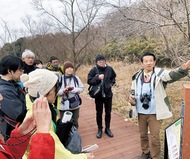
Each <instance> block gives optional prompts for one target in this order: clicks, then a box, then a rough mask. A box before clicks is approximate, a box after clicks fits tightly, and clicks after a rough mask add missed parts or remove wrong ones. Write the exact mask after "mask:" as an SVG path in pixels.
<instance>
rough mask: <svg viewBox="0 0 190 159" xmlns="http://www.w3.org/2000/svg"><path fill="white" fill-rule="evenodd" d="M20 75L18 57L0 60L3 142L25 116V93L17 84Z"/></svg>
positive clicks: (20, 64) (0, 128)
mask: <svg viewBox="0 0 190 159" xmlns="http://www.w3.org/2000/svg"><path fill="white" fill-rule="evenodd" d="M22 73H23V62H22V60H21V59H20V58H19V57H16V56H12V55H7V56H4V57H3V58H2V59H1V60H0V74H2V76H1V78H0V120H1V122H2V125H1V126H0V131H1V132H2V134H3V136H4V139H5V140H7V139H8V138H9V135H10V133H11V131H12V130H13V129H14V127H15V125H16V124H17V123H21V122H22V121H23V120H24V117H25V115H26V102H25V93H24V92H23V90H22V89H21V88H20V86H19V85H18V84H17V82H18V81H19V80H20V76H21V75H22Z"/></svg>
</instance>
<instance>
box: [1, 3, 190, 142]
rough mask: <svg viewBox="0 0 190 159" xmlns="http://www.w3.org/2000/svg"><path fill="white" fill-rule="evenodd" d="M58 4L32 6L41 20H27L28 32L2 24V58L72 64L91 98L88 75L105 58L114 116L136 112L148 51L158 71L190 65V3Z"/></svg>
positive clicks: (176, 107) (177, 94)
mask: <svg viewBox="0 0 190 159" xmlns="http://www.w3.org/2000/svg"><path fill="white" fill-rule="evenodd" d="M56 4H57V5H56V6H55V5H49V4H48V0H32V4H31V5H33V7H34V8H35V9H36V12H37V13H38V15H39V16H38V19H35V18H33V16H32V15H26V16H25V17H23V18H22V19H21V21H22V23H23V24H24V26H25V29H23V28H22V29H15V28H14V26H10V25H9V24H8V22H6V21H5V20H2V19H1V20H0V27H1V32H2V33H1V34H0V43H1V45H2V47H1V49H0V57H2V56H4V55H7V54H14V55H17V56H19V57H21V54H22V52H23V51H24V50H25V49H30V50H32V51H33V52H34V53H35V54H36V57H37V59H40V60H42V61H43V63H47V62H48V60H49V58H50V57H51V56H52V55H54V56H57V57H58V58H59V61H60V62H61V64H63V63H64V61H67V60H69V61H71V62H73V63H74V67H75V71H76V74H77V75H78V76H79V77H80V78H81V79H82V81H83V83H84V84H85V91H84V93H83V94H84V95H86V96H88V94H87V88H88V85H87V84H86V77H87V73H88V72H89V70H90V68H91V67H92V66H93V65H94V64H95V56H96V54H98V53H101V54H103V55H104V56H105V57H106V60H107V63H108V64H109V65H111V66H112V67H113V68H114V70H115V71H116V73H117V79H116V80H117V83H116V85H115V86H114V87H113V91H114V98H113V110H114V111H115V112H118V113H119V114H121V115H122V116H123V117H124V118H128V117H129V116H128V114H129V110H130V108H131V106H130V105H129V103H128V102H127V99H128V96H129V91H130V84H131V75H132V74H133V73H134V72H135V71H137V70H138V69H139V68H140V65H139V57H140V56H141V54H142V53H143V52H144V51H147V50H150V51H153V52H154V53H155V54H156V56H157V66H162V67H165V68H167V69H171V68H175V67H177V66H179V65H180V64H182V63H183V62H185V61H187V60H188V59H190V0H154V1H153V0H133V1H132V0H110V1H106V0H83V1H81V0H56ZM184 83H189V78H188V77H187V78H184V79H183V80H180V81H178V82H175V83H172V84H169V85H168V87H167V91H168V94H169V98H170V101H171V104H172V109H173V110H172V111H173V113H174V116H173V117H172V118H171V119H169V120H165V121H163V124H162V130H164V128H165V127H166V126H168V124H169V123H171V122H172V121H174V120H176V119H177V118H178V117H179V116H180V112H181V100H182V96H181V92H182V84H184ZM134 122H135V123H136V121H135V120H134ZM163 134H164V133H163V131H162V132H161V138H162V140H163V138H164V137H163Z"/></svg>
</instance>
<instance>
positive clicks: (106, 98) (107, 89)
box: [87, 55, 116, 138]
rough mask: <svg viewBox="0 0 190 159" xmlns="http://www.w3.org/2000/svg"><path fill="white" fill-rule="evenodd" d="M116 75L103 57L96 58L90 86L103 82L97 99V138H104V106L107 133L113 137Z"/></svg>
mask: <svg viewBox="0 0 190 159" xmlns="http://www.w3.org/2000/svg"><path fill="white" fill-rule="evenodd" d="M115 78H116V73H115V71H114V70H113V68H112V67H111V66H108V65H107V64H106V60H105V58H104V56H103V55H97V56H96V66H95V67H93V68H92V69H91V70H90V72H89V74H88V81H87V83H88V84H89V85H97V84H98V83H100V82H102V86H101V87H102V93H101V94H100V95H99V96H97V97H95V104H96V122H97V125H98V133H97V134H96V137H97V138H101V137H102V128H103V127H102V113H103V105H104V107H105V133H106V134H107V135H108V136H109V137H113V134H112V132H111V130H110V121H111V111H112V96H113V93H112V90H111V88H112V86H113V85H114V84H115Z"/></svg>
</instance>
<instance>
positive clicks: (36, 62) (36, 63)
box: [34, 60, 43, 68]
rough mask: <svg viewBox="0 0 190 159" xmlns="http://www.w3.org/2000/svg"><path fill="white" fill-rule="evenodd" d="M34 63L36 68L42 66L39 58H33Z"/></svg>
mask: <svg viewBox="0 0 190 159" xmlns="http://www.w3.org/2000/svg"><path fill="white" fill-rule="evenodd" d="M34 65H35V67H36V68H43V62H42V61H41V60H35V61H34Z"/></svg>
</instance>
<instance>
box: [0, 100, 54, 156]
mask: <svg viewBox="0 0 190 159" xmlns="http://www.w3.org/2000/svg"><path fill="white" fill-rule="evenodd" d="M1 100H2V96H1ZM42 114H44V116H43V118H41V115H42ZM50 125H51V112H50V110H49V106H48V103H47V99H46V98H44V97H43V96H41V97H40V98H39V99H36V100H35V102H34V104H33V115H32V116H30V117H27V118H25V120H24V121H23V123H22V124H21V125H19V124H17V126H16V128H15V129H14V130H13V131H12V132H11V137H10V138H9V139H8V140H7V141H6V143H4V142H3V140H1V139H0V158H1V159H20V158H22V156H23V155H24V153H25V151H26V148H27V145H28V144H29V139H30V137H31V135H32V134H33V133H34V132H35V131H36V134H35V135H33V136H32V139H31V151H30V154H29V157H28V159H36V158H38V159H47V158H48V159H54V153H55V150H54V149H55V143H54V140H53V138H52V136H51V135H50V134H49V130H50Z"/></svg>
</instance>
